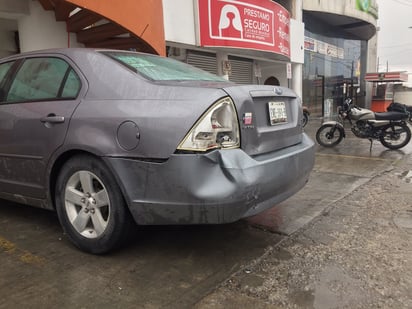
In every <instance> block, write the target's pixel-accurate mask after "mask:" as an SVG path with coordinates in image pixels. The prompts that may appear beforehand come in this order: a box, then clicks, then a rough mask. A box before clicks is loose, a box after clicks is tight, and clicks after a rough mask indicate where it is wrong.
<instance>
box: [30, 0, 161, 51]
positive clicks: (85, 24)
mask: <svg viewBox="0 0 412 309" xmlns="http://www.w3.org/2000/svg"><path fill="white" fill-rule="evenodd" d="M38 1H39V2H40V4H41V5H42V6H43V8H44V9H45V10H53V11H54V13H55V16H56V20H57V21H66V23H67V30H68V31H69V32H73V33H76V34H77V40H78V42H79V43H83V44H84V45H85V46H86V47H95V48H114V49H133V50H137V51H143V52H148V53H153V54H160V55H164V54H165V50H166V43H165V39H164V27H163V9H162V1H161V0H151V1H136V0H122V1H119V2H117V3H116V4H114V2H113V1H100V0H38Z"/></svg>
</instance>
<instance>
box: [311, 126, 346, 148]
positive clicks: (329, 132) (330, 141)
mask: <svg viewBox="0 0 412 309" xmlns="http://www.w3.org/2000/svg"><path fill="white" fill-rule="evenodd" d="M342 139H343V132H342V131H341V130H340V129H339V128H337V127H336V126H335V125H333V124H324V125H322V126H321V127H320V128H319V129H318V131H317V132H316V141H317V142H318V143H319V144H320V145H321V146H323V147H334V146H336V145H337V144H339V143H340V142H341V141H342Z"/></svg>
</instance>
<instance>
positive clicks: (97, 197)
mask: <svg viewBox="0 0 412 309" xmlns="http://www.w3.org/2000/svg"><path fill="white" fill-rule="evenodd" d="M55 200H56V210H57V214H58V217H59V221H60V223H61V225H62V227H63V230H64V231H65V232H66V234H67V235H68V236H69V238H70V240H71V241H72V242H73V243H74V244H75V245H76V246H77V247H78V248H80V249H81V250H83V251H86V252H89V253H94V254H101V253H105V252H108V251H110V250H111V249H113V248H115V247H117V246H119V245H120V244H121V243H122V241H123V240H124V239H125V237H126V234H127V233H128V231H129V230H130V227H131V226H132V219H131V216H130V214H129V212H128V209H127V207H126V205H125V202H124V199H123V196H122V194H121V192H120V188H119V186H118V185H117V183H116V181H115V180H114V177H113V176H112V174H111V173H110V171H109V170H108V168H107V167H106V166H105V165H104V163H103V162H102V161H100V160H99V159H97V158H94V157H91V156H77V157H74V158H72V159H70V160H69V161H68V162H66V164H65V165H64V166H63V168H62V170H61V172H60V174H59V177H58V179H57V186H56V195H55Z"/></svg>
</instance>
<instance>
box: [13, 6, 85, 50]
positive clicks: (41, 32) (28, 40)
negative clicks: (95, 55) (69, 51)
mask: <svg viewBox="0 0 412 309" xmlns="http://www.w3.org/2000/svg"><path fill="white" fill-rule="evenodd" d="M18 30H19V36H20V49H21V51H22V52H26V51H31V50H39V49H47V48H62V47H69V45H70V47H77V46H81V45H79V44H78V43H77V41H76V36H75V35H70V43H69V40H68V33H67V31H66V23H65V22H57V21H56V19H55V16H54V12H53V11H45V10H44V9H43V7H42V6H41V5H40V3H39V2H38V1H29V15H26V16H23V17H20V18H19V19H18Z"/></svg>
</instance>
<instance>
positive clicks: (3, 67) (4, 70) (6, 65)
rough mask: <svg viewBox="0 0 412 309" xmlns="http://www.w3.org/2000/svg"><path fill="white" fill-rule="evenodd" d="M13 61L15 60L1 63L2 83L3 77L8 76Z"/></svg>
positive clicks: (0, 74) (1, 81)
mask: <svg viewBox="0 0 412 309" xmlns="http://www.w3.org/2000/svg"><path fill="white" fill-rule="evenodd" d="M13 63H14V62H6V63H2V64H0V83H3V78H4V77H5V76H6V74H7V72H8V71H9V69H10V68H11V66H12V65H13Z"/></svg>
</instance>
